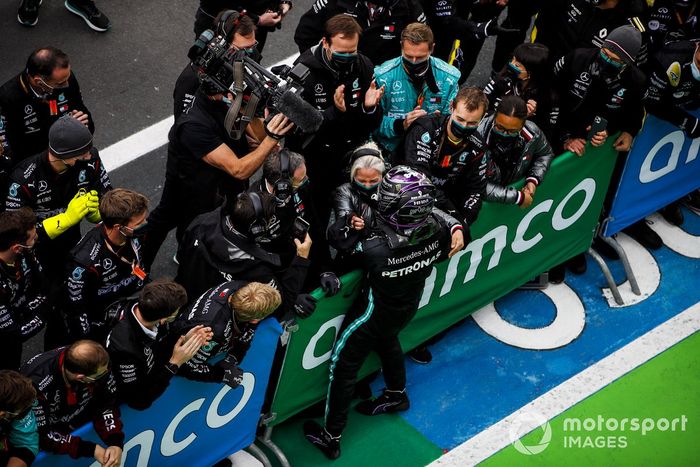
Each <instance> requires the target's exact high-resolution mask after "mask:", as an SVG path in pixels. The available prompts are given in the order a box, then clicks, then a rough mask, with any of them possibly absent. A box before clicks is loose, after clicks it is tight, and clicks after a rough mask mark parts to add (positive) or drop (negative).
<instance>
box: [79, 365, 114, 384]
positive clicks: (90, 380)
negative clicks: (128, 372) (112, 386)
mask: <svg viewBox="0 0 700 467" xmlns="http://www.w3.org/2000/svg"><path fill="white" fill-rule="evenodd" d="M108 374H109V367H107V369H106V370H105V371H103V372H102V373H100V374H99V375H96V376H88V375H83V377H84V378H85V380H87V382H88V383H96V382H98V381H99V380H101V379H102V378H104V377H105V376H107V375H108Z"/></svg>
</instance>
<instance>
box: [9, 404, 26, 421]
mask: <svg viewBox="0 0 700 467" xmlns="http://www.w3.org/2000/svg"><path fill="white" fill-rule="evenodd" d="M30 410H32V406H31V405H30V406H29V407H25V408H24V409H22V410H18V411H17V412H10V411H9V410H6V411H5V415H8V416H9V418H13V419H22V418H24V417H26V415H27V414H28V413H29V411H30Z"/></svg>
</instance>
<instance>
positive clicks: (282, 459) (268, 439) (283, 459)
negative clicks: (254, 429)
mask: <svg viewBox="0 0 700 467" xmlns="http://www.w3.org/2000/svg"><path fill="white" fill-rule="evenodd" d="M258 441H260V442H261V443H262V444H263V446H265V447H267V448H268V449H269V450H270V451H272V454H274V455H275V457H276V458H277V460H278V461H279V463H280V466H281V467H291V465H290V464H289V460H287V456H285V455H284V452H283V451H282V450H281V449H280V448H279V446H277V445H276V444H275V443H274V442H273V441H272V427H271V426H269V425H265V432H264V433H263V435H262V436H258Z"/></svg>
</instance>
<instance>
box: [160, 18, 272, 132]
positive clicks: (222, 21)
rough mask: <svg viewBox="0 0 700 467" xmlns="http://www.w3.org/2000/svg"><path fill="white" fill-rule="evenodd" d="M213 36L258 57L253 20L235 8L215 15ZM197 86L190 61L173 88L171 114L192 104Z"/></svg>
mask: <svg viewBox="0 0 700 467" xmlns="http://www.w3.org/2000/svg"><path fill="white" fill-rule="evenodd" d="M215 24H216V26H215V28H214V36H223V37H225V38H226V40H227V41H228V42H229V43H230V44H231V49H233V50H241V51H244V52H245V53H246V54H247V55H248V56H250V57H251V58H253V59H255V60H258V61H259V59H260V53H259V52H258V48H257V46H258V41H256V40H255V37H256V29H255V24H254V23H253V20H252V19H251V18H250V17H249V16H247V15H241V14H240V13H239V12H238V11H235V10H224V11H222V12H221V13H219V15H218V16H217V17H216V23H215ZM197 88H199V78H198V77H197V72H196V70H195V65H193V64H192V63H191V62H190V63H189V64H188V65H187V66H186V67H185V69H184V70H182V73H180V76H179V77H178V78H177V81H176V82H175V89H174V90H173V115H175V119H177V118H178V117H179V116H180V115H182V112H184V111H185V109H187V108H188V107H189V106H190V105H192V99H194V94H195V92H196V91H197Z"/></svg>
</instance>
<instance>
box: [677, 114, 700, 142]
mask: <svg viewBox="0 0 700 467" xmlns="http://www.w3.org/2000/svg"><path fill="white" fill-rule="evenodd" d="M681 128H682V129H683V131H685V134H686V136H687V137H688V138H691V139H695V138H698V137H700V120H698V118H697V117H693V116H688V117H686V118H685V120H683V123H682V124H681Z"/></svg>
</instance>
